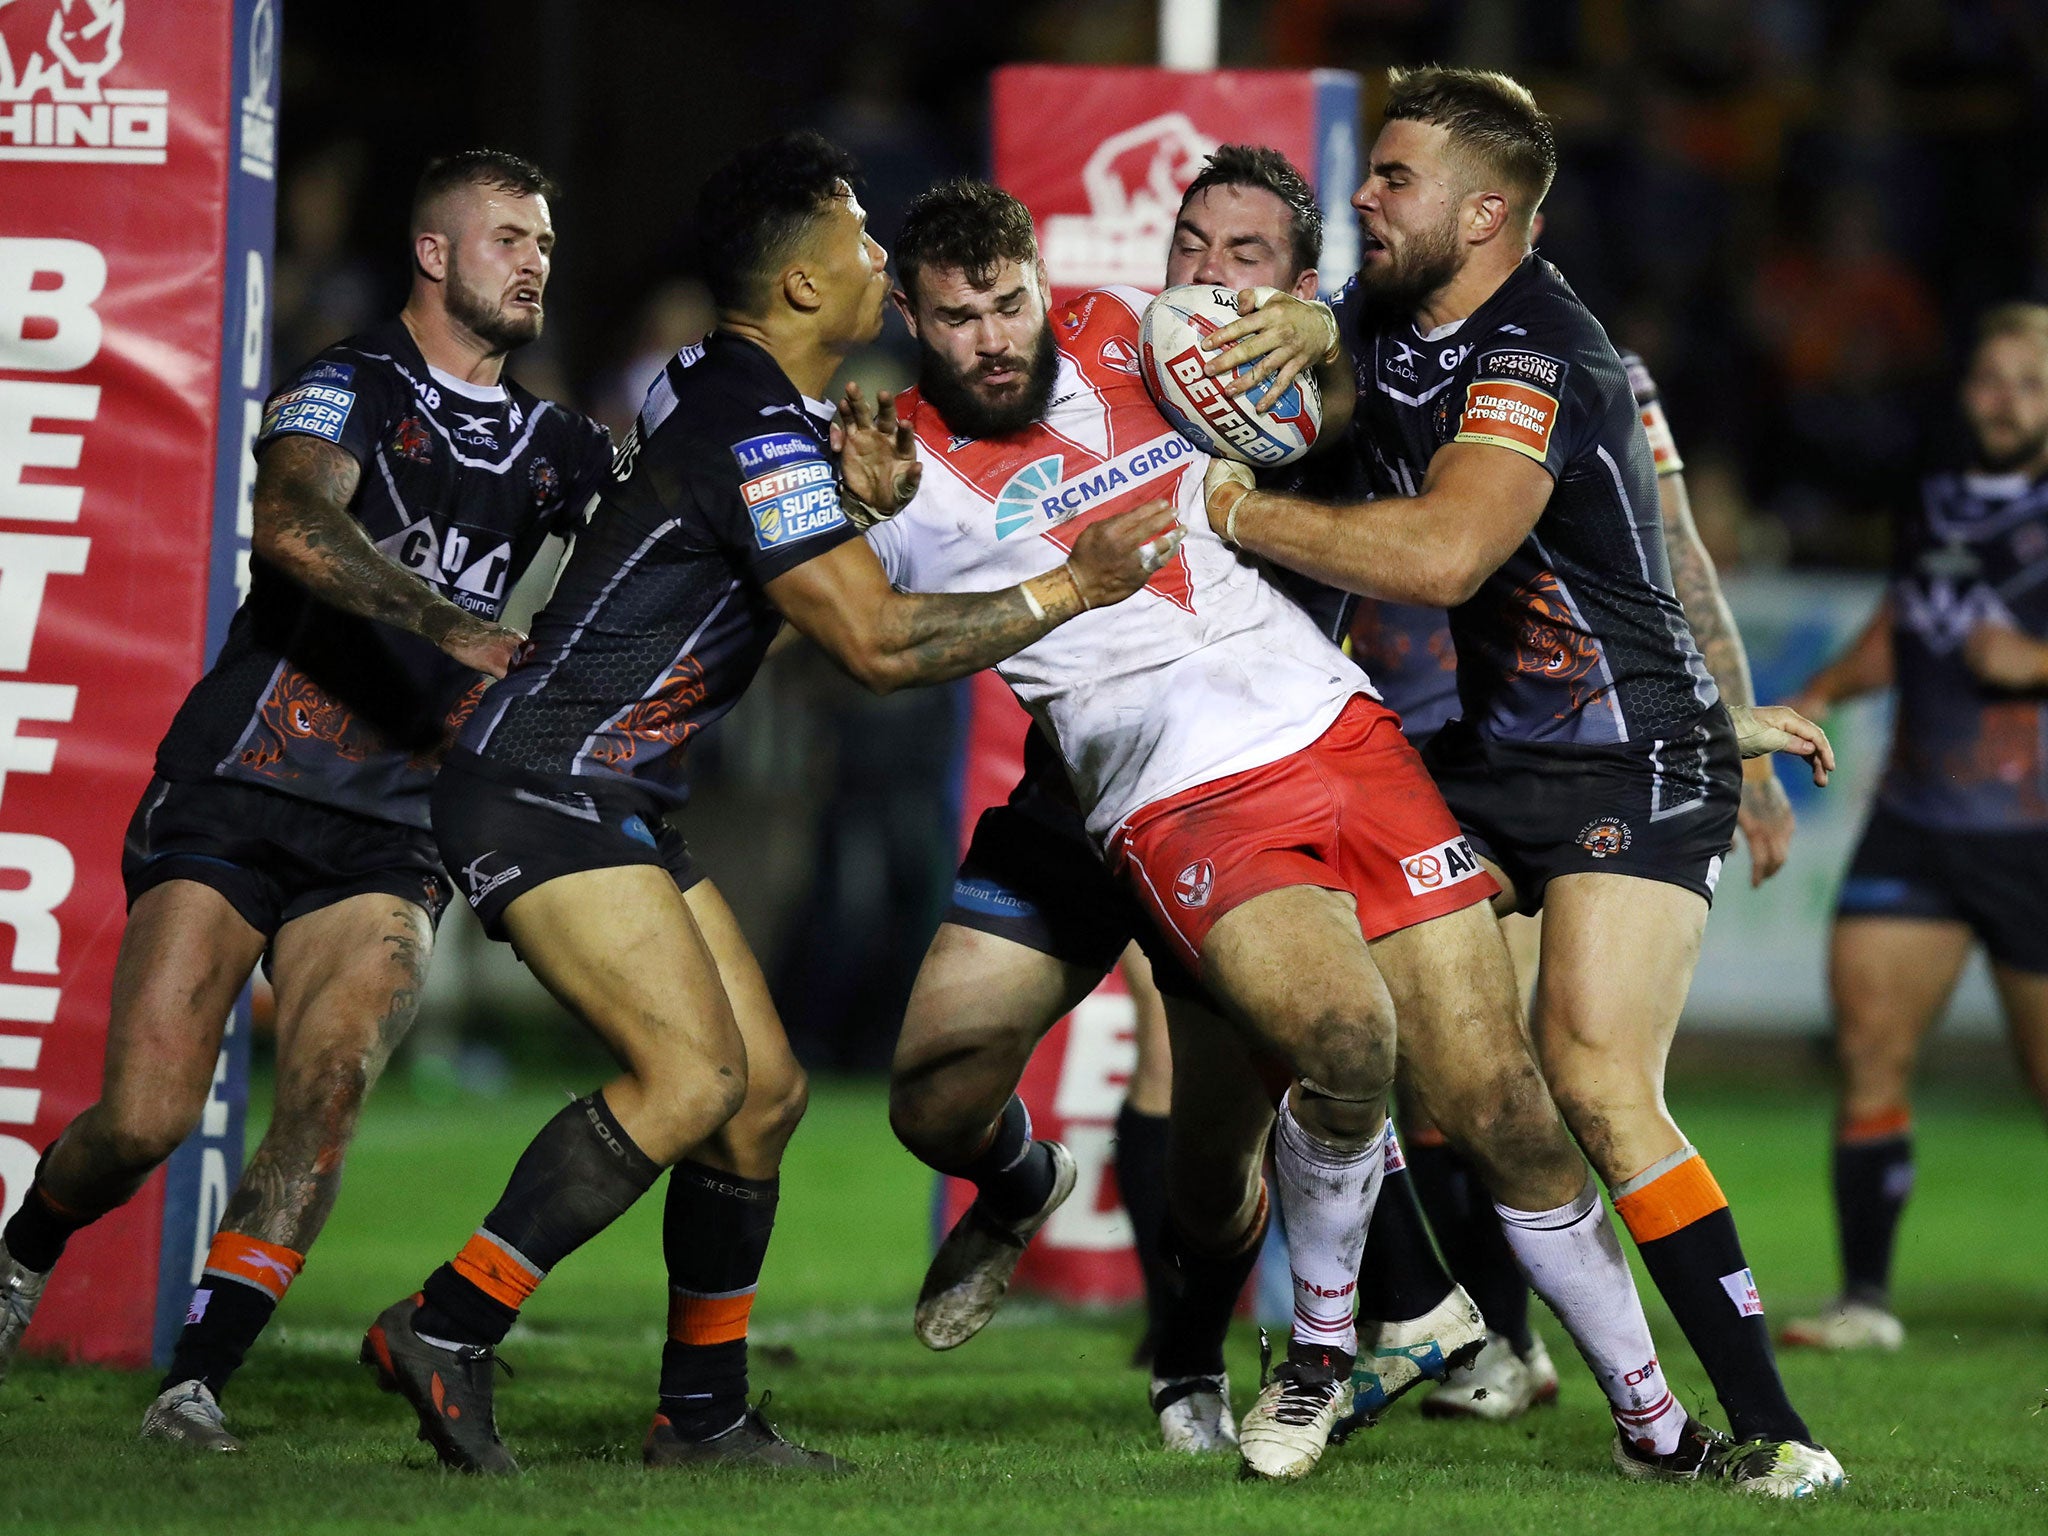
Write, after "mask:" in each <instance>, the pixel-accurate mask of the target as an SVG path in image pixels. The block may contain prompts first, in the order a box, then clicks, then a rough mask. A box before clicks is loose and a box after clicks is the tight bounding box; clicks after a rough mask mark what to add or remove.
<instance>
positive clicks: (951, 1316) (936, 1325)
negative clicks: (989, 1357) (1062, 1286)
mask: <svg viewBox="0 0 2048 1536" xmlns="http://www.w3.org/2000/svg"><path fill="white" fill-rule="evenodd" d="M1045 1145H1046V1146H1048V1147H1050V1148H1051V1149H1052V1193H1051V1194H1049V1195H1047V1196H1046V1197H1045V1204H1043V1205H1041V1206H1040V1207H1039V1208H1038V1209H1037V1210H1035V1211H1033V1212H1032V1213H1031V1214H1030V1215H1029V1216H1026V1217H1023V1218H1022V1219H1020V1220H1017V1221H1004V1220H1003V1219H1002V1218H1001V1217H999V1216H993V1215H991V1214H990V1213H989V1212H988V1211H987V1210H986V1209H985V1208H984V1207H983V1205H982V1203H981V1202H980V1201H979V1200H976V1201H975V1202H974V1204H972V1205H970V1206H969V1207H967V1209H966V1211H964V1212H963V1213H962V1214H961V1217H960V1219H959V1220H958V1221H956V1222H954V1223H953V1230H952V1231H950V1232H948V1233H947V1234H946V1240H945V1241H944V1242H943V1243H941V1244H939V1251H938V1252H937V1253H935V1254H933V1255H932V1262H931V1267H930V1268H929V1269H927V1270H926V1271H925V1272H924V1286H923V1288H922V1289H920V1290H919V1291H918V1293H917V1314H916V1317H915V1319H914V1323H913V1326H914V1328H915V1329H916V1332H917V1337H918V1341H919V1342H920V1343H922V1344H923V1345H924V1346H925V1347H926V1348H927V1349H956V1348H958V1347H959V1346H960V1345H962V1344H965V1343H966V1342H967V1341H968V1340H969V1339H971V1338H973V1337H974V1336H975V1335H976V1334H977V1333H979V1332H981V1330H982V1329H983V1328H985V1327H987V1326H988V1320H989V1319H990V1318H992V1317H994V1316H995V1315H996V1308H998V1307H1000V1306H1001V1305H1002V1304H1003V1294H1004V1292H1006V1291H1008V1290H1009V1288H1010V1277H1011V1276H1012V1275H1014V1274H1015V1273H1016V1272H1017V1261H1018V1260H1019V1259H1021V1258H1023V1257H1024V1249H1025V1247H1026V1246H1027V1245H1028V1244H1029V1243H1030V1241H1031V1239H1032V1237H1033V1235H1034V1234H1036V1233H1037V1231H1038V1229H1039V1228H1040V1227H1042V1226H1044V1225H1045V1224H1046V1222H1047V1221H1048V1220H1050V1219H1051V1217H1052V1213H1053V1212H1054V1211H1056V1210H1058V1209H1059V1208H1060V1206H1061V1205H1062V1204H1063V1203H1065V1201H1066V1198H1067V1196H1069V1195H1071V1194H1072V1193H1073V1192H1074V1180H1075V1178H1076V1176H1077V1170H1076V1168H1075V1166H1074V1155H1073V1153H1071V1152H1069V1151H1068V1150H1067V1149H1066V1148H1065V1147H1063V1146H1061V1145H1060V1144H1059V1143H1058V1142H1056V1141H1048V1142H1046V1143H1045Z"/></svg>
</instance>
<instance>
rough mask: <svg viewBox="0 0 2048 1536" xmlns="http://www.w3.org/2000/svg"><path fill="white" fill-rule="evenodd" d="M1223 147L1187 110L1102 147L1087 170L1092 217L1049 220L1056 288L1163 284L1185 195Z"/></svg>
mask: <svg viewBox="0 0 2048 1536" xmlns="http://www.w3.org/2000/svg"><path fill="white" fill-rule="evenodd" d="M1216 147H1217V141H1216V140H1215V139H1213V138H1211V137H1209V135H1208V134H1206V133H1204V132H1202V130H1201V129H1199V128H1197V127H1196V126H1195V124H1194V120H1193V119H1192V118H1190V117H1189V116H1188V115H1187V114H1186V113H1185V112H1167V113H1163V114H1161V115H1160V116H1158V117H1155V118H1151V119H1149V120H1148V121H1146V122H1142V123H1139V124H1137V125H1136V126H1135V127H1131V128H1126V129H1124V130H1123V132H1121V133H1113V134H1111V135H1110V136H1109V137H1108V138H1106V139H1104V140H1103V141H1102V142H1101V143H1100V144H1098V145H1096V146H1095V152H1094V153H1093V154H1091V155H1090V156H1089V157H1088V161H1087V164H1086V165H1084V166H1083V167H1082V169H1081V185H1082V186H1083V187H1084V188H1086V189H1087V193H1088V211H1087V212H1086V213H1056V214H1054V215H1052V217H1050V218H1049V219H1047V220H1046V221H1045V264H1046V268H1047V270H1048V272H1049V273H1050V275H1051V277H1052V280H1053V285H1054V286H1055V287H1058V288H1095V287H1100V286H1101V285H1103V284H1105V283H1129V284H1132V285H1133V286H1136V287H1141V288H1147V289H1149V288H1152V287H1153V286H1155V285H1156V284H1157V283H1158V281H1159V261H1160V252H1162V251H1163V250H1165V249H1166V242H1167V238H1168V237H1169V236H1170V235H1171V234H1172V233H1173V221H1174V217H1175V216H1176V215H1177V214H1178V213H1179V212H1180V197H1181V193H1182V192H1184V191H1185V190H1186V189H1187V185H1188V183H1189V182H1191V181H1193V180H1194V179H1195V175H1196V173H1197V172H1199V171H1200V170H1201V168H1202V161H1203V159H1204V158H1205V157H1206V156H1208V155H1210V154H1212V153H1214V152H1215V150H1216Z"/></svg>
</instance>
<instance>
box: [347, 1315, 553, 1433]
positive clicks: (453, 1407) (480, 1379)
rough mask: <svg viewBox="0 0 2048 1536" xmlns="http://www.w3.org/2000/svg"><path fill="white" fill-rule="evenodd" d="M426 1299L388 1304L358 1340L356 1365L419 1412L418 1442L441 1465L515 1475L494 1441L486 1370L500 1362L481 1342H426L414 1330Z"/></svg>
mask: <svg viewBox="0 0 2048 1536" xmlns="http://www.w3.org/2000/svg"><path fill="white" fill-rule="evenodd" d="M425 1300H426V1298H425V1297H424V1296H420V1295H418V1294H414V1295H411V1296H408V1297H406V1298H405V1300H403V1301H394V1302H393V1303H392V1304H391V1305H390V1306H388V1307H386V1308H385V1309H384V1310H383V1311H382V1312H380V1313H378V1314H377V1320H376V1321H375V1322H374V1323H372V1324H370V1331H369V1332H368V1333H366V1334H364V1335H363V1350H362V1356H361V1358H362V1362H363V1364H364V1365H367V1366H368V1367H370V1369H371V1370H372V1371H374V1372H376V1375H377V1385H378V1386H379V1387H381V1388H383V1389H384V1390H385V1391H386V1392H396V1393H397V1394H398V1395H399V1396H400V1397H402V1398H404V1399H405V1400H406V1401H407V1402H408V1403H410V1404H412V1409H413V1412H414V1413H416V1414H418V1415H419V1420H420V1438H421V1439H422V1440H424V1441H426V1442H427V1444H428V1445H431V1446H432V1447H433V1448H434V1454H435V1455H437V1456H439V1457H440V1458H441V1463H442V1465H443V1466H449V1467H454V1468H455V1469H456V1470H458V1471H461V1472H485V1473H513V1472H517V1471H518V1470H519V1463H518V1462H516V1461H514V1460H513V1459H512V1453H511V1452H510V1451H508V1450H506V1449H505V1442H504V1441H502V1440H500V1439H499V1438H498V1422H497V1417H496V1415H495V1413H494V1412H493V1411H492V1403H491V1398H492V1388H493V1385H494V1383H493V1380H492V1375H491V1373H492V1371H493V1370H494V1369H495V1368H496V1367H497V1366H498V1365H500V1364H502V1363H503V1362H501V1361H500V1360H499V1359H498V1357H497V1356H496V1355H495V1354H494V1353H492V1351H490V1350H489V1349H487V1348H485V1347H484V1346H483V1345H481V1344H462V1345H456V1346H454V1347H452V1348H450V1347H447V1346H444V1345H439V1344H429V1343H428V1342H427V1341H426V1340H425V1339H423V1338H421V1337H420V1336H419V1335H418V1334H416V1333H414V1332H413V1330H412V1320H413V1318H414V1317H415V1316H416V1315H418V1313H419V1310H420V1306H421V1304H422V1303H423V1302H424V1301H425Z"/></svg>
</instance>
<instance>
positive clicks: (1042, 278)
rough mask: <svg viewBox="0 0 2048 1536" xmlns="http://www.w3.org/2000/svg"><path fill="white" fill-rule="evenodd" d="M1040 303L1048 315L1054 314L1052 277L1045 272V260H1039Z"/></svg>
mask: <svg viewBox="0 0 2048 1536" xmlns="http://www.w3.org/2000/svg"><path fill="white" fill-rule="evenodd" d="M1037 265H1038V303H1039V306H1040V307H1041V308H1043V309H1044V310H1045V311H1046V312H1047V313H1048V314H1050V313H1051V312H1052V276H1051V274H1049V273H1048V272H1047V271H1046V270H1045V258H1044V257H1043V256H1041V257H1039V258H1038V263H1037Z"/></svg>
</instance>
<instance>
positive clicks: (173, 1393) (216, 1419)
mask: <svg viewBox="0 0 2048 1536" xmlns="http://www.w3.org/2000/svg"><path fill="white" fill-rule="evenodd" d="M141 1438H143V1439H144V1440H162V1441H165V1442H167V1443H169V1444H171V1445H182V1446H184V1447H185V1448H186V1449H187V1450H190V1451H239V1450H240V1449H241V1448H242V1442H241V1441H239V1440H237V1439H236V1438H235V1437H234V1436H233V1435H231V1434H229V1433H228V1426H227V1423H226V1421H225V1420H224V1419H223V1418H222V1417H221V1411H220V1404H219V1403H217V1402H215V1401H214V1400H213V1393H212V1391H211V1390H210V1389H209V1388H208V1387H207V1385H206V1383H205V1382H203V1381H180V1382H175V1383H173V1384H172V1385H171V1386H168V1387H165V1388H164V1390H163V1391H162V1392H160V1393H158V1394H157V1399H156V1401H155V1402H153V1403H151V1404H150V1405H149V1408H148V1410H147V1411H146V1412H145V1413H144V1414H143V1415H142V1436H141Z"/></svg>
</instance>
